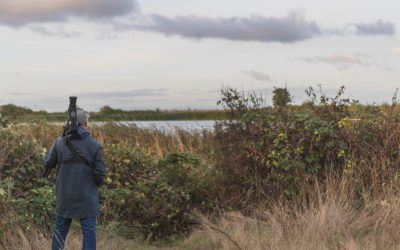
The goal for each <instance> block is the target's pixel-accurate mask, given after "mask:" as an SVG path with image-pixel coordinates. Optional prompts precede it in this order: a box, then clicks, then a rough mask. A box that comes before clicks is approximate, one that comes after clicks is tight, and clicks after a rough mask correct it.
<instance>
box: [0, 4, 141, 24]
mask: <svg viewBox="0 0 400 250" xmlns="http://www.w3.org/2000/svg"><path fill="white" fill-rule="evenodd" d="M137 10H138V5H137V4H136V2H135V0H112V1H111V0H34V1H33V0H1V1H0V24H4V25H9V26H23V25H27V24H32V23H49V22H52V23H53V22H65V21H68V20H69V19H70V18H72V17H84V18H88V19H102V18H112V17H117V16H123V15H127V14H130V13H132V12H135V11H137Z"/></svg>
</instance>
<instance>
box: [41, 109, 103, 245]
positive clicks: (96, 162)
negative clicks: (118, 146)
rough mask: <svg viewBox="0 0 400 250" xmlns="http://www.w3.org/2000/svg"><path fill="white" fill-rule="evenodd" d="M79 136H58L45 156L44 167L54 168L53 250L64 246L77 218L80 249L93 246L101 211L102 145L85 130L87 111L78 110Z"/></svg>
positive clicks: (87, 117)
mask: <svg viewBox="0 0 400 250" xmlns="http://www.w3.org/2000/svg"><path fill="white" fill-rule="evenodd" d="M76 114H77V121H78V130H77V132H78V134H79V135H80V139H78V140H76V139H75V140H72V139H68V140H65V138H64V137H59V138H57V139H56V140H55V142H54V144H53V145H52V147H51V148H50V150H49V151H48V153H47V154H46V156H45V158H44V164H43V165H44V168H45V169H46V170H49V169H52V168H56V167H57V165H58V169H57V179H56V223H55V229H54V232H53V235H52V250H60V249H64V245H65V240H66V238H67V234H68V231H69V228H70V225H71V221H72V219H79V220H80V224H81V229H82V235H83V249H84V250H94V249H96V218H97V216H99V214H100V205H99V187H100V186H101V185H102V184H103V183H104V178H105V176H106V164H105V161H104V158H103V150H102V146H101V145H100V144H99V143H98V142H97V141H95V140H94V139H93V138H92V137H91V136H90V133H89V132H88V119H89V114H88V112H86V111H84V110H82V109H78V110H77V112H76Z"/></svg>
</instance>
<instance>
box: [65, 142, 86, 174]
mask: <svg viewBox="0 0 400 250" xmlns="http://www.w3.org/2000/svg"><path fill="white" fill-rule="evenodd" d="M64 142H65V145H66V146H67V147H68V149H69V151H70V152H71V154H72V157H73V158H74V159H75V160H76V161H77V162H79V163H83V164H86V165H88V166H89V167H92V164H90V162H89V160H88V159H86V158H85V157H84V156H83V155H82V154H81V153H80V152H79V151H78V150H77V149H76V148H75V147H74V145H72V143H71V142H70V141H69V140H68V139H66V138H65V139H64Z"/></svg>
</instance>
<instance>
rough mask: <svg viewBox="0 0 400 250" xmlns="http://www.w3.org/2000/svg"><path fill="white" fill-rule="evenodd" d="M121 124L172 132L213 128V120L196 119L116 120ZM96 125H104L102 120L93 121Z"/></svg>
mask: <svg viewBox="0 0 400 250" xmlns="http://www.w3.org/2000/svg"><path fill="white" fill-rule="evenodd" d="M116 123H117V124H120V125H122V126H128V127H129V126H137V127H139V128H148V129H156V130H160V131H164V132H174V131H176V129H184V130H188V131H202V130H213V127H214V124H215V121H214V120H196V121H121V122H116ZM95 124H96V125H99V126H101V125H104V124H105V123H104V122H95Z"/></svg>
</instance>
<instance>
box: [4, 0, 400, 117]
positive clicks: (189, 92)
mask: <svg viewBox="0 0 400 250" xmlns="http://www.w3.org/2000/svg"><path fill="white" fill-rule="evenodd" d="M398 9H400V3H399V2H398V1H395V0H387V1H365V0H352V1H348V0H336V1H330V2H329V3H328V2H327V1H321V0H301V1H293V0H281V1H279V2H278V1H273V0H202V1H195V0H168V1H166V0H142V1H140V0H138V1H134V0H112V1H110V0H1V1H0V41H1V42H0V44H1V45H0V56H1V67H0V79H1V80H0V86H1V91H0V104H5V103H10V102H11V103H15V104H18V105H23V106H28V107H30V108H33V109H35V110H39V109H46V110H49V111H59V110H65V109H66V106H67V97H68V96H69V95H72V94H74V95H78V96H79V97H80V99H79V100H78V102H79V103H80V105H81V106H83V107H84V108H86V109H88V110H98V109H99V108H100V107H101V106H103V105H106V104H109V105H111V106H113V107H116V108H124V109H153V108H161V109H176V108H179V109H183V108H189V107H190V108H201V109H205V108H215V107H216V102H217V100H218V97H219V94H218V90H219V89H220V88H221V86H232V87H239V88H242V89H245V90H247V89H248V90H256V91H260V92H261V93H262V94H263V95H264V96H265V98H266V99H267V103H270V100H269V99H270V95H271V91H272V88H273V87H274V86H276V87H284V86H285V85H286V86H287V87H288V89H289V90H290V91H291V92H292V94H293V95H294V96H295V101H296V102H298V103H300V102H302V101H303V100H304V98H305V94H304V89H306V88H307V87H308V86H316V85H318V84H321V85H322V87H323V89H325V91H326V92H328V93H333V92H334V91H335V89H337V88H339V87H340V86H341V85H345V86H346V88H347V90H346V92H347V93H348V95H349V96H350V97H352V98H355V99H360V100H361V101H362V102H364V103H366V102H368V103H373V102H376V103H381V102H390V100H391V97H392V94H393V93H394V92H395V90H396V88H397V87H400V74H399V73H400V39H399V25H400V15H398Z"/></svg>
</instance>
